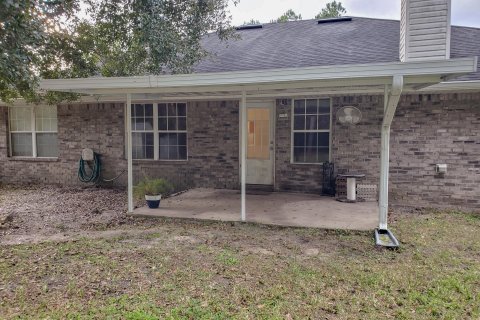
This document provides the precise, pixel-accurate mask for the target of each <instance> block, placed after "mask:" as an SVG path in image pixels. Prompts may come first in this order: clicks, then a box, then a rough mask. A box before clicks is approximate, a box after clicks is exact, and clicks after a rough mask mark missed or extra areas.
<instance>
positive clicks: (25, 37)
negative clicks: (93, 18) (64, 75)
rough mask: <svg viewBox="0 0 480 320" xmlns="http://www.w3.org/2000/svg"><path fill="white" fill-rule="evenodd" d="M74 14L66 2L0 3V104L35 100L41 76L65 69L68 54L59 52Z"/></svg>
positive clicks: (62, 0) (70, 3)
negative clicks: (20, 98)
mask: <svg viewBox="0 0 480 320" xmlns="http://www.w3.org/2000/svg"><path fill="white" fill-rule="evenodd" d="M77 10H78V6H77V3H75V2H74V1H69V0H58V1H41V0H37V1H28V0H23V1H12V0H7V1H0V99H1V100H3V101H9V100H11V99H13V98H16V97H18V96H23V97H25V98H26V99H28V100H34V99H35V97H36V96H35V92H34V90H33V84H34V83H35V82H36V80H37V79H38V76H39V75H40V74H41V72H42V71H43V70H44V69H45V68H47V69H50V68H52V69H55V68H58V67H59V66H60V65H62V64H64V65H68V62H67V61H64V60H63V58H64V54H63V52H65V53H66V52H67V51H69V50H65V51H64V50H61V49H65V46H67V45H68V40H67V38H66V36H67V35H66V33H65V30H67V28H68V27H69V22H71V21H72V20H73V14H74V13H75V12H76V11H77ZM59 50H60V51H59ZM70 54H71V52H70Z"/></svg>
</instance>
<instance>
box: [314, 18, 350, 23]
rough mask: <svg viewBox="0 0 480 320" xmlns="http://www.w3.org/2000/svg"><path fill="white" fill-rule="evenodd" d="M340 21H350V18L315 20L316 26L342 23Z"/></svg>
mask: <svg viewBox="0 0 480 320" xmlns="http://www.w3.org/2000/svg"><path fill="white" fill-rule="evenodd" d="M342 21H352V17H338V18H326V19H320V20H317V22H318V24H323V23H332V22H342Z"/></svg>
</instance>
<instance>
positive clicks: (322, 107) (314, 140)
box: [292, 99, 330, 163]
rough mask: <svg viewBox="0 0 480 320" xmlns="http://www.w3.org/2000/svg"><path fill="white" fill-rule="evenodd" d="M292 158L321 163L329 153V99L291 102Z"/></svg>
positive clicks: (326, 158)
mask: <svg viewBox="0 0 480 320" xmlns="http://www.w3.org/2000/svg"><path fill="white" fill-rule="evenodd" d="M292 126H293V130H292V136H293V137H292V140H293V143H292V160H293V162H294V163H322V162H325V161H328V160H329V155H330V99H300V100H294V102H293V117H292Z"/></svg>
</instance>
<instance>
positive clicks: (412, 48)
mask: <svg viewBox="0 0 480 320" xmlns="http://www.w3.org/2000/svg"><path fill="white" fill-rule="evenodd" d="M450 8H451V0H402V9H401V21H400V60H401V61H416V60H439V59H448V58H450Z"/></svg>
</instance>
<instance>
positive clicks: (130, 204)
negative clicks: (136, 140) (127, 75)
mask: <svg viewBox="0 0 480 320" xmlns="http://www.w3.org/2000/svg"><path fill="white" fill-rule="evenodd" d="M126 107H127V113H126V117H127V176H128V183H127V185H128V186H127V189H128V192H127V193H128V195H127V197H128V213H132V212H133V163H132V120H131V119H132V94H131V93H127V106H126Z"/></svg>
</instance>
